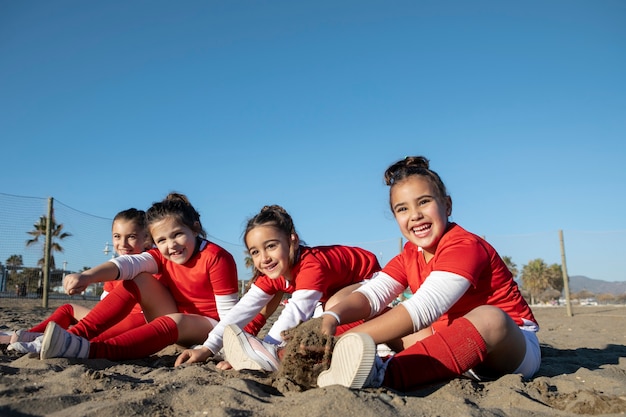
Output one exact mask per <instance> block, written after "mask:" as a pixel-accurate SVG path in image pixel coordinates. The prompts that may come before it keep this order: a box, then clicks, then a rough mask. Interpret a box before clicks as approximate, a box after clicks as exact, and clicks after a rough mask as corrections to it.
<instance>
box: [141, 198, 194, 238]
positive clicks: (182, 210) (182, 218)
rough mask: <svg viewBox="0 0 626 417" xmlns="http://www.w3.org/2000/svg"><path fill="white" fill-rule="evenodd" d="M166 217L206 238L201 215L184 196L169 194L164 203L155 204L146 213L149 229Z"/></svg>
mask: <svg viewBox="0 0 626 417" xmlns="http://www.w3.org/2000/svg"><path fill="white" fill-rule="evenodd" d="M165 217H173V218H174V219H176V221H178V222H179V223H181V224H184V225H185V226H187V227H189V228H190V229H191V230H193V231H194V232H196V233H198V235H199V236H201V237H203V238H206V232H205V231H204V228H203V227H202V223H200V214H199V213H198V212H197V211H196V209H195V208H193V206H192V205H191V203H190V202H189V200H188V199H187V196H185V195H184V194H179V193H169V194H168V195H167V197H165V198H164V199H163V200H162V201H159V202H157V203H153V204H152V206H151V207H150V208H149V209H148V211H146V223H147V225H148V227H150V225H152V224H154V223H156V222H158V221H161V220H163V219H164V218H165Z"/></svg>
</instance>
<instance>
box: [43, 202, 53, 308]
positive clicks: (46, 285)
mask: <svg viewBox="0 0 626 417" xmlns="http://www.w3.org/2000/svg"><path fill="white" fill-rule="evenodd" d="M52 200H53V199H52V197H49V198H48V221H46V244H45V246H44V255H43V257H44V265H43V283H42V287H43V288H42V289H43V294H42V297H41V306H42V307H43V308H48V288H49V286H50V252H51V249H52V248H51V246H52V212H53V211H52V210H53V209H52Z"/></svg>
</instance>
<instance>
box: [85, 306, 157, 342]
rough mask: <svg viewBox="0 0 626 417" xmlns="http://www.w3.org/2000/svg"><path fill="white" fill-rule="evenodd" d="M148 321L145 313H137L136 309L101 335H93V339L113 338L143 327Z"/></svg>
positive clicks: (99, 340)
mask: <svg viewBox="0 0 626 417" xmlns="http://www.w3.org/2000/svg"><path fill="white" fill-rule="evenodd" d="M146 323H147V322H146V317H145V316H144V315H143V313H135V311H132V312H131V313H130V314H129V315H128V316H126V317H124V320H122V321H120V322H119V323H117V324H116V325H114V326H111V327H110V328H109V329H107V330H105V331H103V332H102V333H100V335H99V336H96V337H93V338H92V339H91V341H93V342H101V341H103V340H107V339H111V338H113V337H115V336H118V335H120V334H122V333H126V332H127V331H129V330H132V329H135V328H137V327H141V326H143V325H144V324H146Z"/></svg>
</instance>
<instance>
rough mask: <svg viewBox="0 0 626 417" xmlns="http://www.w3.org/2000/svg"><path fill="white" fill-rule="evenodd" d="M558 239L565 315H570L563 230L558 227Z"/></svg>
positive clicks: (570, 307)
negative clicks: (559, 242)
mask: <svg viewBox="0 0 626 417" xmlns="http://www.w3.org/2000/svg"><path fill="white" fill-rule="evenodd" d="M559 240H560V241H561V271H562V272H563V291H564V292H565V307H566V308H567V316H568V317H572V303H571V300H570V293H569V276H568V275H567V264H566V263H565V243H564V241H563V230H560V229H559Z"/></svg>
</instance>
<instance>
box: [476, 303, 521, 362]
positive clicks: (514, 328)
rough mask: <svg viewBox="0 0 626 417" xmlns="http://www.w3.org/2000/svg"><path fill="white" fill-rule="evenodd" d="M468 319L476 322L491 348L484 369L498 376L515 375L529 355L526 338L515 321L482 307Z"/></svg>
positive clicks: (495, 308)
mask: <svg viewBox="0 0 626 417" xmlns="http://www.w3.org/2000/svg"><path fill="white" fill-rule="evenodd" d="M465 318H467V319H468V320H469V321H471V322H472V324H473V325H474V326H475V327H476V330H478V332H479V333H480V335H481V336H482V338H483V340H484V341H485V344H486V345H487V359H486V360H485V362H484V363H483V366H486V367H487V368H491V369H492V370H493V371H496V372H497V373H507V372H512V371H514V370H515V369H517V367H518V365H519V364H520V363H521V361H522V360H523V358H524V355H525V354H526V340H525V338H524V334H523V333H522V331H521V330H520V328H519V326H518V325H517V324H516V323H515V322H514V321H513V319H512V318H511V317H510V316H509V315H508V314H506V313H505V312H504V311H502V310H501V309H499V308H497V307H493V306H480V307H477V308H475V309H474V310H472V311H471V312H469V313H468V314H467V315H466V316H465Z"/></svg>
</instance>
